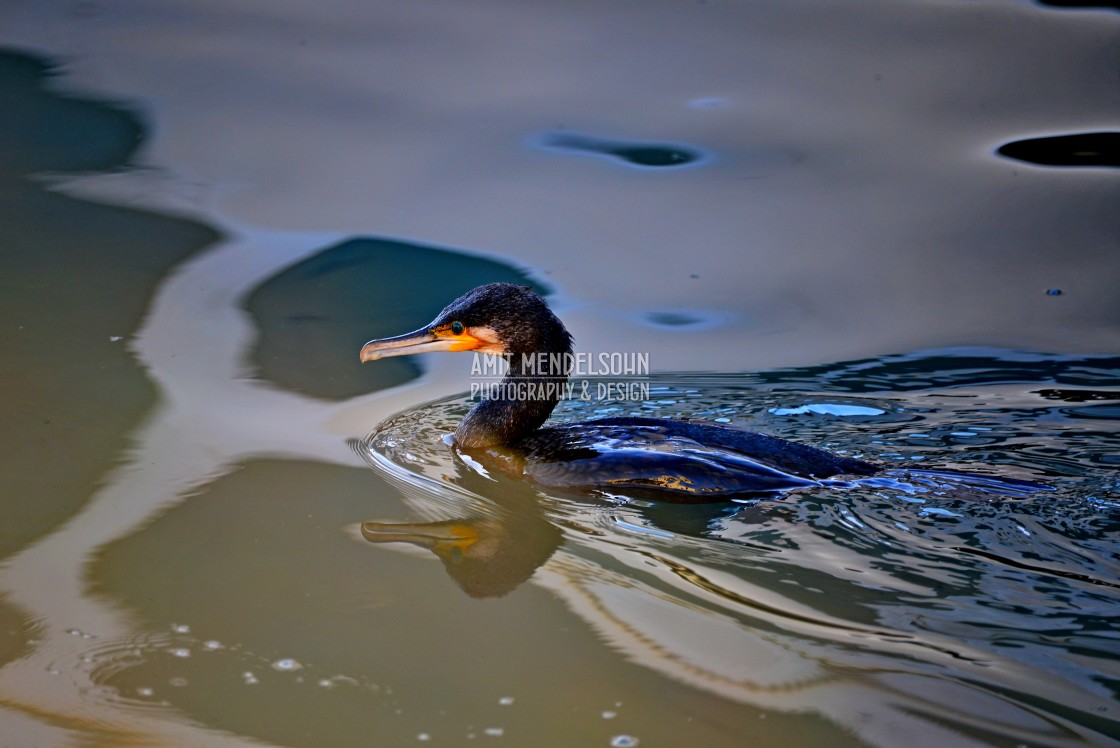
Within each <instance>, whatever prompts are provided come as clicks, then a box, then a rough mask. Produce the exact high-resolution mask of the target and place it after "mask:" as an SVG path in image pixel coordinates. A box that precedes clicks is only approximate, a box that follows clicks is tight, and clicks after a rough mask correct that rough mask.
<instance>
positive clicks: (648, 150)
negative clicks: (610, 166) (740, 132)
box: [540, 132, 705, 169]
mask: <svg viewBox="0 0 1120 748" xmlns="http://www.w3.org/2000/svg"><path fill="white" fill-rule="evenodd" d="M540 144H541V146H542V147H544V148H548V149H551V150H559V151H575V152H576V153H582V154H589V155H592V156H604V157H606V158H610V159H612V160H616V161H621V162H623V163H624V164H626V165H628V166H637V167H640V168H643V169H675V168H680V167H682V166H688V165H690V164H695V163H697V162H700V161H702V160H704V158H705V156H704V154H703V152H701V151H700V150H698V149H695V148H688V147H686V146H681V145H673V144H670V143H637V142H633V141H626V140H608V139H606V138H596V137H593V136H590V135H580V134H577V133H566V132H565V133H548V134H546V135H544V136H543V137H542V138H541V139H540Z"/></svg>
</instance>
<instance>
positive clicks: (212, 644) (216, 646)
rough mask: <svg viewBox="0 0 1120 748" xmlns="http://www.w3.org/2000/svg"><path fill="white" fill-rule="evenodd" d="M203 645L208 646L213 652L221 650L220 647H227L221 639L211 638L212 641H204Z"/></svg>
mask: <svg viewBox="0 0 1120 748" xmlns="http://www.w3.org/2000/svg"><path fill="white" fill-rule="evenodd" d="M202 646H204V647H206V648H207V649H209V650H210V651H211V652H214V651H217V650H219V649H225V645H224V644H222V643H221V642H220V641H218V640H217V639H211V640H210V641H208V642H203V644H202Z"/></svg>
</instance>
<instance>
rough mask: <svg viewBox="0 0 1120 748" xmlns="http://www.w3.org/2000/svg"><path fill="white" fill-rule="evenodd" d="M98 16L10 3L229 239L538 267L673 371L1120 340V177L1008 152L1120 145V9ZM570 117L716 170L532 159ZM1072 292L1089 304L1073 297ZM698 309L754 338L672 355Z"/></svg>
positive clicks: (583, 309) (605, 332)
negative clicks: (647, 320)
mask: <svg viewBox="0 0 1120 748" xmlns="http://www.w3.org/2000/svg"><path fill="white" fill-rule="evenodd" d="M75 7H76V6H75ZM82 7H83V8H85V10H84V11H83V12H81V13H76V12H74V13H69V14H67V13H66V12H65V11H64V9H63V7H62V6H59V7H58V8H57V9H55V10H48V9H44V8H43V7H42V6H32V5H30V4H28V5H26V6H24V7H23V8H21V9H17V10H15V11H9V12H8V15H9V16H10V17H11V23H8V24H7V31H6V32H4V36H5V37H6V38H8V39H14V40H18V41H20V42H21V43H24V44H35V45H38V46H42V47H44V48H47V49H49V50H50V51H52V52H54V53H57V54H61V55H64V56H72V57H71V59H73V60H74V62H73V63H72V64H71V65H70V66H69V70H70V71H71V72H72V73H73V74H74V78H73V80H74V82H75V83H76V84H80V85H83V86H89V87H93V88H95V89H97V90H99V91H105V92H108V93H111V94H112V95H114V96H123V97H127V98H134V99H138V100H139V101H141V102H142V105H143V106H144V107H145V108H147V109H148V111H149V116H150V117H151V119H152V120H153V122H154V124H155V133H156V134H155V138H154V140H153V142H152V143H151V144H150V146H149V148H148V149H147V151H146V153H145V155H144V160H145V161H146V162H147V163H149V164H152V165H153V166H155V167H157V168H158V169H160V170H161V173H162V174H164V175H166V180H164V181H159V180H155V181H156V182H157V183H156V184H152V181H153V180H152V177H151V175H148V176H146V177H145V179H146V180H148V181H147V182H146V183H145V184H144V189H143V193H140V194H143V196H142V197H140V198H139V199H141V200H143V201H155V202H172V203H178V204H180V206H182V205H185V206H186V207H188V208H189V209H190V210H192V211H196V210H200V211H202V212H203V213H204V214H205V215H206V216H207V217H209V218H210V219H211V220H212V221H214V222H216V223H217V224H219V225H221V226H226V225H230V224H244V223H251V224H255V225H259V226H263V227H267V228H269V229H292V230H296V231H321V230H326V231H330V232H341V233H343V234H345V233H348V232H352V233H360V234H371V235H380V236H388V237H399V238H405V239H408V240H413V241H419V242H424V243H433V244H437V245H444V246H448V247H453V248H458V247H462V248H470V249H475V250H481V251H484V252H487V253H494V254H496V255H499V256H503V257H507V258H511V259H513V260H514V261H516V262H518V263H527V264H529V265H530V266H531V267H534V268H537V269H538V270H539V271H541V272H547V273H548V280H549V282H550V283H553V284H555V286H556V287H557V288H558V290H559V293H560V297H561V299H562V300H563V303H564V305H566V306H567V309H566V310H565V316H566V317H567V318H568V319H569V320H570V321H571V324H572V327H573V328H574V332H575V333H576V338H577V341H578V342H579V343H580V344H581V345H582V346H584V347H585V348H588V349H616V348H620V347H622V345H621V344H622V343H623V342H625V344H626V345H625V347H626V348H628V349H647V350H650V351H654V352H656V360H654V361H652V362H651V363H652V365H653V366H654V368H660V369H680V368H700V369H705V368H721V369H731V370H735V369H743V368H755V367H762V366H768V365H776V364H788V363H798V362H809V361H819V360H832V359H838V358H844V357H847V356H855V355H863V354H870V353H880V352H888V351H897V350H908V349H912V348H915V347H926V346H934V345H942V344H962V343H966V344H967V343H975V344H993V343H998V344H1005V345H1011V346H1022V347H1029V348H1036V349H1048V350H1055V349H1076V350H1083V351H1084V350H1092V351H1103V350H1108V349H1111V348H1114V347H1115V346H1116V343H1117V338H1118V336H1117V332H1116V321H1117V316H1118V310H1117V309H1116V301H1115V298H1116V297H1115V294H1114V293H1112V289H1111V288H1110V285H1111V280H1112V279H1114V278H1115V277H1118V272H1117V271H1118V270H1120V268H1118V267H1117V264H1118V263H1120V259H1118V257H1120V256H1118V255H1117V253H1116V252H1115V251H1114V250H1115V236H1116V230H1117V227H1116V225H1115V219H1114V218H1112V217H1111V208H1112V207H1113V204H1114V202H1115V197H1116V193H1115V190H1114V188H1113V186H1112V185H1113V184H1114V183H1113V182H1112V179H1113V177H1112V175H1111V174H1110V173H1108V172H1107V171H1103V170H1085V171H1068V170H1058V171H1054V170H1044V169H1039V168H1037V167H1031V166H1027V165H1022V164H1017V163H1014V162H1010V161H1006V160H1003V159H1000V158H998V157H996V156H994V155H993V152H994V150H995V149H996V148H997V147H998V146H999V145H1000V144H1002V143H1005V142H1008V141H1010V140H1014V139H1019V138H1024V137H1031V136H1037V135H1043V134H1053V133H1060V132H1072V131H1088V130H1099V129H1109V128H1110V127H1111V128H1114V127H1115V123H1114V122H1112V118H1114V115H1115V100H1116V95H1115V90H1114V88H1113V85H1112V80H1113V77H1114V76H1113V73H1114V61H1115V54H1114V53H1115V51H1116V42H1115V39H1116V34H1115V32H1116V25H1117V18H1116V17H1115V14H1114V13H1108V12H1093V11H1089V12H1077V13H1073V12H1062V11H1054V10H1045V9H1041V8H1039V7H1037V6H1031V5H1027V4H1022V5H1015V6H1005V5H998V4H991V3H975V4H968V5H961V6H956V7H952V8H949V7H946V6H940V5H928V4H923V5H919V4H915V5H908V4H900V3H893V2H892V3H861V4H858V5H855V6H851V5H847V6H845V7H844V8H843V12H837V10H838V9H837V8H835V7H833V6H832V5H830V4H824V3H821V4H813V5H812V6H807V5H806V4H803V3H802V4H798V5H797V6H796V9H795V8H794V7H793V6H781V5H776V6H770V5H758V4H751V5H746V4H743V5H735V4H717V3H707V4H700V3H696V4H680V5H679V6H674V7H667V6H664V5H656V6H654V5H650V6H634V7H630V6H618V7H600V6H598V5H596V6H587V7H583V6H579V5H578V4H577V5H576V6H573V5H572V4H562V6H561V5H544V4H538V5H536V6H530V5H527V4H524V3H512V2H489V3H484V4H472V5H471V6H470V8H469V9H468V8H466V7H464V6H462V5H461V4H457V3H453V2H435V3H428V4H424V5H417V4H408V5H407V6H392V5H386V6H384V7H379V8H377V9H376V10H371V9H370V6H369V4H368V3H335V4H332V5H331V6H330V7H329V9H324V8H320V9H318V10H317V11H316V12H315V13H314V14H310V13H305V12H303V11H300V10H299V9H298V8H297V7H296V6H294V5H288V6H276V5H275V4H274V3H258V4H256V6H255V7H254V6H251V5H246V4H241V5H239V6H238V8H237V9H236V10H234V9H230V8H229V7H228V6H226V5H223V4H218V3H195V4H193V6H191V7H189V8H184V7H175V8H172V7H170V6H163V7H159V6H152V5H150V4H145V3H136V2H134V3H124V4H119V5H113V6H105V7H104V8H102V7H100V6H96V5H88V6H85V5H84V6H82ZM810 21H812V22H810ZM559 129H567V130H570V131H575V132H580V133H588V134H591V135H594V136H597V137H602V138H607V139H631V140H635V141H639V142H644V143H649V142H657V143H678V144H683V145H686V146H692V147H697V148H701V149H703V150H704V151H706V152H709V153H711V154H712V161H711V162H710V163H707V164H704V165H702V166H699V167H696V168H691V169H684V170H664V171H662V172H657V171H655V170H644V171H638V170H633V169H627V168H624V167H620V166H617V165H615V164H613V163H611V162H610V161H609V160H606V159H588V158H581V157H572V156H565V155H562V154H561V153H558V152H547V151H541V150H537V149H534V148H531V147H527V146H526V139H527V138H531V137H533V136H534V135H536V134H539V133H543V132H556V131H558V130H559ZM782 154H786V155H788V154H795V157H789V158H778V156H779V155H782ZM770 167H773V168H770ZM126 181H127V180H126ZM90 188H94V186H93V185H90ZM98 189H117V190H118V191H119V192H122V193H124V194H126V195H128V196H130V197H133V198H136V197H137V195H138V190H135V189H134V190H131V191H130V190H129V188H128V187H126V186H117V187H115V188H110V187H109V186H108V185H102V186H101V187H99V188H98ZM1085 267H1093V268H1094V272H1092V273H1084V272H1082V269H1083V268H1085ZM693 276H697V277H695V278H694V277H693ZM1051 287H1060V288H1063V289H1064V290H1065V291H1066V294H1065V295H1064V296H1063V297H1062V298H1061V300H1059V301H1057V302H1055V300H1054V299H1051V298H1047V297H1045V296H1044V295H1042V294H1043V292H1044V290H1045V289H1047V288H1051ZM696 307H701V308H717V309H721V310H724V311H726V312H727V313H729V319H734V320H736V323H735V326H734V328H733V329H728V328H720V327H719V326H716V327H713V328H705V329H703V330H682V331H680V334H674V335H672V336H671V337H667V336H666V331H665V330H662V329H652V330H651V329H650V328H649V327H648V326H646V325H641V324H634V323H633V322H632V320H635V319H640V318H641V317H642V316H643V315H645V314H647V313H657V312H659V311H660V310H662V309H679V308H696ZM729 335H734V336H735V338H736V339H737V340H738V341H742V343H743V345H742V346H728V345H727V342H728V336H729Z"/></svg>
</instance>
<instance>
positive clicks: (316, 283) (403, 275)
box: [245, 238, 547, 400]
mask: <svg viewBox="0 0 1120 748" xmlns="http://www.w3.org/2000/svg"><path fill="white" fill-rule="evenodd" d="M495 281H507V282H509V283H520V284H522V285H527V286H530V287H532V288H533V289H534V290H535V291H537V292H538V293H546V292H547V289H545V288H544V287H542V286H540V285H539V284H536V283H534V282H533V281H532V280H531V279H530V278H529V277H528V276H527V275H525V273H523V272H521V271H520V270H518V269H516V268H514V267H512V266H510V265H506V264H504V263H501V262H497V261H495V260H489V259H484V258H481V257H475V256H472V255H468V254H463V253H461V252H455V251H452V250H447V249H437V248H435V247H425V246H421V245H418V244H411V243H408V242H401V241H392V240H388V239H371V238H365V239H351V240H348V241H345V242H343V243H341V244H337V245H335V246H333V247H328V248H326V249H324V250H323V251H321V252H319V253H318V254H316V255H314V256H312V257H309V258H308V259H306V260H304V261H303V262H300V263H298V264H296V265H293V266H292V267H289V268H287V269H285V270H284V271H282V272H280V273H278V274H277V275H274V276H272V277H271V278H269V279H268V280H267V281H265V282H264V283H262V284H261V285H260V286H258V287H257V288H256V289H254V291H253V292H252V293H251V294H250V295H249V297H248V299H246V301H245V308H246V309H247V310H248V311H249V313H250V314H251V315H253V318H254V321H255V322H256V325H257V328H258V329H259V330H260V336H259V337H258V339H257V342H256V345H255V346H254V347H253V351H252V354H251V360H252V362H253V365H254V367H255V369H256V372H257V376H259V377H261V378H263V379H266V380H268V381H270V382H272V383H274V384H276V385H278V386H279V387H282V388H284V389H288V390H294V391H296V392H301V393H303V394H306V395H311V396H312V397H319V398H324V399H328V400H344V399H346V398H348V397H354V396H356V395H362V394H365V393H367V392H373V391H375V390H380V389H385V388H388V387H395V386H397V385H400V384H404V383H405V382H407V381H409V380H410V379H415V378H416V377H418V376H420V368H419V366H418V365H417V364H416V363H413V360H412V358H411V357H409V358H391V359H386V360H384V361H378V362H377V365H376V366H362V365H361V364H360V363H359V362H358V350H359V349H360V348H361V346H362V344H363V343H365V342H366V341H367V340H370V339H372V338H379V337H386V336H389V335H397V334H399V333H400V332H402V331H405V330H415V329H416V328H418V327H420V326H422V325H424V324H426V323H427V322H430V321H431V319H432V318H433V317H435V316H436V314H437V313H439V311H440V310H441V309H443V307H444V306H445V305H446V304H447V302H448V300H449V299H454V298H455V297H457V296H459V295H460V294H462V293H465V292H466V291H469V290H470V289H472V288H474V287H475V286H480V285H482V284H484V283H491V282H495Z"/></svg>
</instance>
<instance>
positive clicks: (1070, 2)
mask: <svg viewBox="0 0 1120 748" xmlns="http://www.w3.org/2000/svg"><path fill="white" fill-rule="evenodd" d="M1036 2H1037V3H1038V4H1039V5H1049V6H1051V7H1054V8H1117V9H1120V3H1111V2H1107V1H1106V0H1097V2H1094V1H1093V0H1036Z"/></svg>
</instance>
